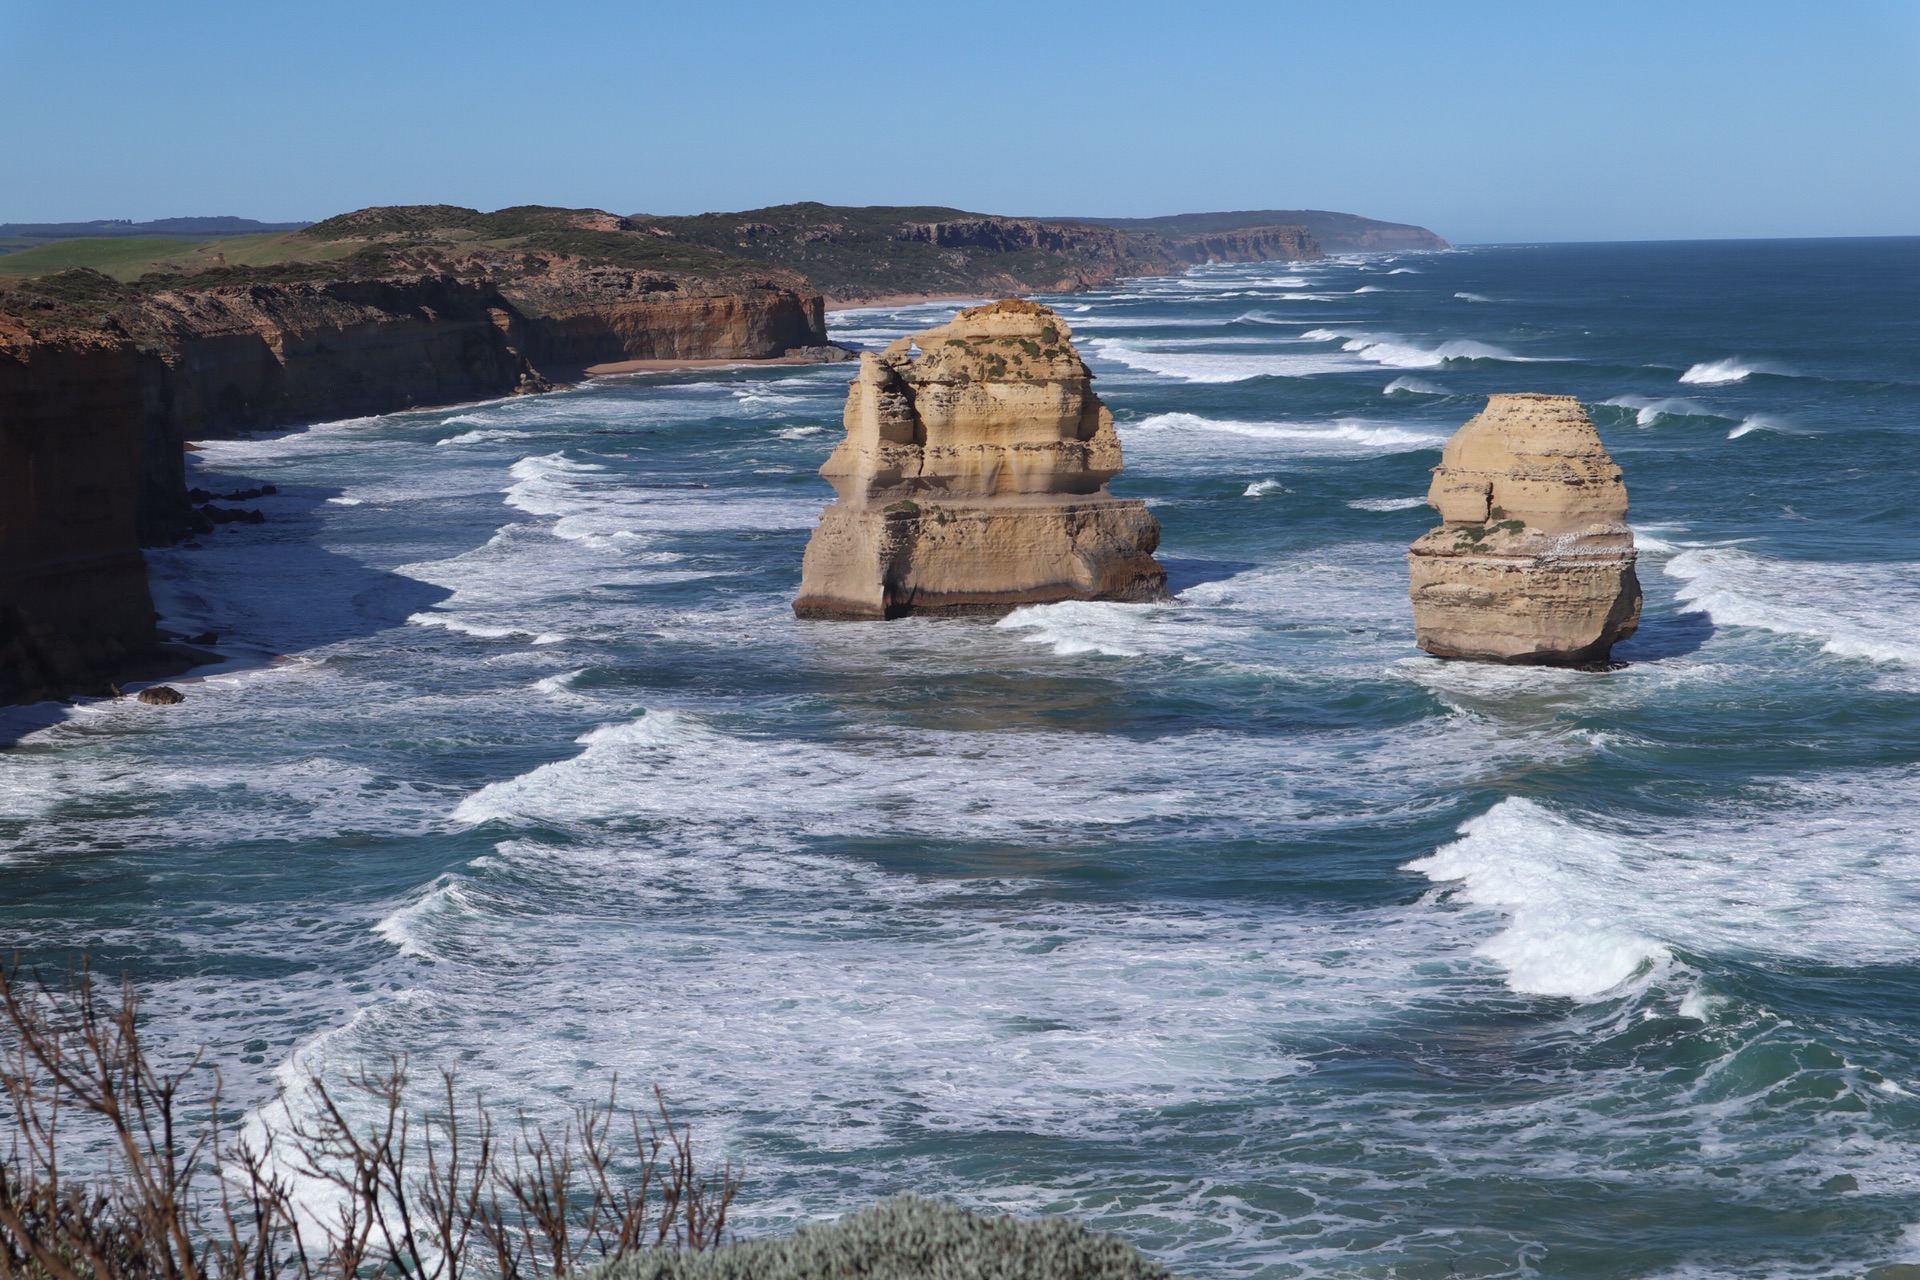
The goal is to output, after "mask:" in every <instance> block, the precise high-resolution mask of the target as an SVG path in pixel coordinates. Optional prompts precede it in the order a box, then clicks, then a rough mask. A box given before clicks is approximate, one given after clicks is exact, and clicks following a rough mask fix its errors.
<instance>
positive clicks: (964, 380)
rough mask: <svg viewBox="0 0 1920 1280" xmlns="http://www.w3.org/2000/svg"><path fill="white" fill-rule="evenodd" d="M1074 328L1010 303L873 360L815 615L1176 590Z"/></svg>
mask: <svg viewBox="0 0 1920 1280" xmlns="http://www.w3.org/2000/svg"><path fill="white" fill-rule="evenodd" d="M1071 336H1072V335H1071V332H1070V331H1069V330H1068V328H1067V326H1066V324H1065V322H1063V321H1062V320H1061V319H1060V318H1059V316H1057V315H1055V314H1054V313H1053V312H1052V311H1051V310H1049V309H1048V308H1046V307H1043V306H1040V305H1038V304H1036V303H1031V302H1022V301H1017V300H1014V299H1008V300H1005V301H1002V302H996V303H993V304H992V305H990V306H985V307H974V308H971V309H969V310H966V311H962V312H961V313H960V314H959V316H958V317H957V318H956V319H955V320H954V321H953V322H952V323H951V324H948V325H945V326H942V327H941V328H938V329H933V330H929V331H928V332H926V333H922V334H919V335H916V336H914V337H911V338H903V339H901V340H900V341H898V342H896V343H894V344H893V345H892V346H890V347H888V348H887V350H886V351H885V352H883V353H882V354H880V355H878V356H876V355H873V354H871V353H869V354H867V355H864V356H862V357H861V362H860V373H859V376H858V377H857V378H856V379H855V380H854V383H853V386H852V387H851V388H850V389H849V391H848V395H847V407H846V413H845V423H846V430H847V436H846V439H845V440H843V441H842V442H841V443H840V445H839V446H838V447H837V448H836V449H835V450H834V451H833V455H832V456H831V457H830V458H828V459H827V462H826V465H825V466H823V467H821V469H820V474H821V475H823V476H825V477H826V478H827V479H828V480H829V481H831V482H832V484H833V487H834V491H835V493H836V495H837V500H836V501H835V502H834V504H833V505H832V506H829V507H828V508H827V509H826V510H825V512H824V513H822V516H821V520H820V527H819V528H818V529H817V530H816V531H815V532H814V535H813V538H812V540H811V541H810V542H809V543H808V544H807V553H806V559H805V562H804V564H803V566H802V569H801V584H800V595H799V598H798V599H796V600H795V601H794V606H793V607H794V612H796V613H797V614H799V615H800V616H801V617H804V618H836V619H873V618H897V617H902V616H906V615H909V614H959V613H1001V612H1005V611H1006V610H1008V609H1011V608H1013V607H1015V606H1018V605H1023V604H1032V603H1039V602H1045V601H1055V600H1125V601H1151V600H1162V599H1165V598H1167V591H1166V572H1165V571H1164V570H1163V569H1162V568H1161V567H1160V565H1159V564H1158V563H1157V562H1155V560H1154V559H1153V551H1154V549H1155V548H1156V547H1157V546H1158V545H1159V542H1160V526H1159V524H1158V522H1157V521H1155V520H1154V518H1153V517H1152V516H1151V515H1149V514H1147V510H1146V505H1145V504H1144V503H1142V502H1139V501H1137V500H1126V499H1121V498H1115V497H1113V496H1111V495H1110V494H1108V493H1107V490H1106V486H1107V482H1108V481H1109V480H1110V479H1112V478H1113V477H1114V476H1115V475H1117V474H1118V473H1119V471H1120V468H1121V461H1120V439H1119V437H1118V436H1117V435H1116V434H1115V433H1114V429H1113V415H1112V414H1110V413H1109V412H1107V409H1106V406H1105V405H1103V404H1101V403H1100V400H1099V397H1097V396H1096V395H1094V393H1093V389H1092V375H1091V374H1090V373H1089V372H1088V370H1087V367H1086V365H1085V364H1083V363H1082V362H1081V360H1080V357H1079V355H1078V353H1076V352H1075V351H1074V348H1073V344H1072V342H1071V341H1070V338H1071Z"/></svg>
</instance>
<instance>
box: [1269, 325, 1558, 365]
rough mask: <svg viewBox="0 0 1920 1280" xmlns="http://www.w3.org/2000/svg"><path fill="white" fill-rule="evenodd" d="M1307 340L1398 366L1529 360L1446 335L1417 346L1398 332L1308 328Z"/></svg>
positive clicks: (1362, 358) (1520, 362) (1361, 357)
mask: <svg viewBox="0 0 1920 1280" xmlns="http://www.w3.org/2000/svg"><path fill="white" fill-rule="evenodd" d="M1300 336H1301V337H1302V338H1303V339H1305V340H1306V341H1309V342H1335V341H1338V342H1339V343H1340V349H1341V350H1342V351H1350V352H1352V353H1353V354H1354V355H1355V356H1356V357H1358V358H1359V359H1361V360H1367V361H1371V362H1372V363H1374V364H1384V365H1391V366H1393V367H1395V368H1400V369H1437V368H1439V367H1440V366H1442V365H1444V364H1446V363H1448V362H1449V361H1452V360H1462V361H1466V360H1501V361H1508V362H1512V363H1517V364H1530V363H1533V361H1532V360H1531V358H1529V357H1527V356H1518V355H1515V354H1514V353H1513V352H1511V351H1508V350H1506V349H1505V348H1504V347H1496V346H1493V345H1492V344H1490V343H1486V342H1476V341H1474V340H1473V339H1471V338H1450V339H1448V340H1447V341H1445V342H1441V343H1438V344H1436V345H1434V346H1431V347H1425V346H1420V345H1418V344H1416V343H1415V342H1414V341H1413V340H1412V339H1409V338H1403V337H1401V336H1400V335H1398V334H1391V333H1390V334H1384V335H1375V334H1370V333H1340V332H1338V331H1336V330H1333V329H1309V330H1308V331H1307V332H1305V333H1303V334H1301V335H1300Z"/></svg>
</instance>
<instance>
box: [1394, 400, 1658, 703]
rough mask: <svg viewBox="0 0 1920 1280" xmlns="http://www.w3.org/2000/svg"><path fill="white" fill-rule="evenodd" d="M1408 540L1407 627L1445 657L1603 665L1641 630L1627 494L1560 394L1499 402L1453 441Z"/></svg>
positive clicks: (1586, 425) (1592, 434)
mask: <svg viewBox="0 0 1920 1280" xmlns="http://www.w3.org/2000/svg"><path fill="white" fill-rule="evenodd" d="M1427 501H1428V503H1430V504H1431V505H1432V506H1433V507H1435V508H1436V509H1437V510H1438V511H1439V512H1440V519H1441V522H1442V523H1441V525H1440V527H1439V528H1437V529H1434V530H1433V531H1432V532H1430V533H1428V534H1426V535H1424V536H1423V537H1421V538H1420V539H1418V540H1417V541H1416V542H1414V544H1413V546H1412V549H1411V551H1410V553H1409V556H1408V561H1409V564H1410V566H1411V570H1412V594H1413V619H1414V628H1415V631H1416V634H1417V638H1418V642H1419V645H1420V647H1421V648H1423V649H1425V650H1426V651H1427V652H1429V653H1433V654H1438V655H1439V656H1441V657H1443V658H1470V659H1475V660H1478V661H1482V662H1505V663H1522V664H1526V663H1531V664H1541V665H1554V666H1577V665H1585V664H1588V663H1597V662H1604V661H1605V660H1606V659H1607V657H1608V654H1609V651H1610V650H1611V649H1612V647H1613V646H1614V645H1615V644H1617V643H1619V642H1620V641H1622V640H1624V639H1626V638H1627V637H1628V636H1630V635H1632V634H1633V633H1634V630H1635V628H1636V627H1638V625H1639V622H1640V581H1639V579H1638V578H1637V577H1636V576H1635V574H1634V556H1635V552H1634V547H1633V531H1632V530H1631V529H1630V528H1628V527H1627V523H1626V517H1627V487H1626V485H1625V483H1623V482H1622V480H1621V476H1620V468H1619V467H1617V466H1615V465H1614V463H1613V459H1612V458H1610V457H1609V456H1608V455H1607V450H1606V446H1605V445H1603V444H1602V443H1601V442H1600V433H1599V432H1598V431H1596V430H1595V429H1594V425H1593V420H1592V419H1591V418H1589V417H1588V416H1587V414H1586V411H1585V410H1584V409H1582V408H1581V407H1580V402H1579V401H1578V400H1576V399H1574V398H1573V397H1572V396H1546V395H1497V396H1489V397H1488V398H1487V407H1486V408H1485V410H1483V411H1482V412H1481V413H1480V414H1478V415H1477V416H1476V417H1474V418H1473V420H1472V421H1470V422H1468V423H1467V424H1466V425H1465V426H1464V427H1461V428H1460V430H1459V431H1457V432H1455V433H1454V436H1453V439H1451V440H1449V441H1448V442H1447V446H1446V449H1445V451H1444V452H1443V453H1442V454H1441V458H1440V465H1439V466H1438V467H1435V468H1434V472H1433V484H1432V487H1431V488H1430V489H1429V490H1428V494H1427Z"/></svg>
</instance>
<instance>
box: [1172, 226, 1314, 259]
mask: <svg viewBox="0 0 1920 1280" xmlns="http://www.w3.org/2000/svg"><path fill="white" fill-rule="evenodd" d="M1167 255H1168V256H1169V257H1171V258H1172V259H1173V260H1174V261H1176V262H1196V263H1197V262H1298V261H1301V260H1304V259H1311V258H1324V257H1326V254H1324V253H1322V252H1321V251H1320V246H1319V244H1318V243H1317V242H1316V241H1315V240H1314V238H1313V236H1312V235H1310V234H1308V232H1307V229H1306V228H1305V227H1298V226H1273V227H1243V228H1241V229H1240V230H1237V231H1219V232H1214V233H1213V234H1211V235H1194V236H1186V237H1168V238H1167Z"/></svg>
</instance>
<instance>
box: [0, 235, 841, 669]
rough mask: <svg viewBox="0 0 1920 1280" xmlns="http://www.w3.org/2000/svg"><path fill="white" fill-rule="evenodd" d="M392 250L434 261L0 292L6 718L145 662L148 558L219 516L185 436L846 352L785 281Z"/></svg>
mask: <svg viewBox="0 0 1920 1280" xmlns="http://www.w3.org/2000/svg"><path fill="white" fill-rule="evenodd" d="M405 248H406V250H407V253H406V254H404V255H402V254H394V255H391V256H383V257H382V258H381V259H380V260H379V265H380V266H381V267H385V268H393V267H401V268H405V267H410V266H411V267H419V266H429V267H438V268H440V269H438V270H431V271H420V270H414V271H405V270H402V271H398V272H392V271H390V272H389V273H388V274H383V275H378V276H372V277H368V276H356V275H354V274H353V270H354V268H353V267H352V266H347V267H334V268H331V269H328V268H324V267H314V266H311V265H298V266H295V267H290V268H283V269H281V270H280V271H278V272H277V273H276V272H274V271H265V272H253V273H248V272H233V271H227V272H217V273H207V274H203V275H202V276H198V277H195V276H188V277H184V278H172V279H170V278H167V277H164V276H163V277H160V278H158V279H151V278H150V279H147V280H144V281H141V282H137V283H126V282H118V281H114V280H112V279H110V278H108V277H106V276H103V275H100V274H99V273H97V272H68V273H64V274H62V275H59V276H54V277H49V278H46V279H39V280H27V281H23V282H21V283H19V284H16V285H13V286H11V287H8V288H4V289H0V466H3V467H4V469H3V470H0V702H18V701H32V700H37V699H41V698H47V697H56V696H61V695H64V694H69V693H98V692H105V691H108V690H109V689H110V688H111V681H112V677H113V676H115V675H116V674H120V673H125V672H127V671H130V670H132V669H134V668H136V667H138V666H139V665H140V664H141V663H142V662H144V661H145V660H146V658H147V657H149V656H150V655H153V654H154V653H156V652H157V646H158V644H159V640H160V637H159V636H158V634H157V633H156V631H155V618H154V609H153V602H152V599H151V596H150V595H149V592H148V588H147V585H146V577H145V563H144V560H143V557H142V555H141V551H140V547H141V546H142V545H143V544H144V545H156V544H165V543H169V542H174V541H178V540H179V539H181V538H183V537H186V536H189V535H191V534H193V533H195V532H197V531H201V530H204V529H206V528H208V527H209V516H210V515H211V516H218V515H219V514H220V513H218V512H210V511H207V510H206V509H204V508H203V509H201V510H196V509H195V506H194V503H193V500H192V496H191V495H190V494H189V491H188V489H187V486H186V479H185V468H184V465H183V456H184V450H185V448H186V445H187V442H188V441H189V440H193V439H201V438H208V437H217V436H226V435H232V434H234V433H236V432H241V431H250V430H261V429H267V428H276V427H285V426H291V425H296V424H299V423H303V422H313V421H322V420H327V419H334V418H343V417H352V416H357V415H363V414H377V413H389V412H393V411H396V410H400V409H407V408H412V407H416V406H428V405H443V404H453V403H459V402H462V401H470V400H478V399H485V398H489V397H494V396H501V395H508V394H513V393H516V392H530V391H543V390H547V389H550V388H551V387H553V386H554V385H555V383H556V382H557V381H560V380H562V379H565V378H568V377H571V376H575V375H576V374H577V373H578V371H579V370H580V369H581V368H582V367H584V366H586V365H590V364H595V363H601V362H612V361H619V360H628V359H662V358H665V359H767V358H778V357H782V356H786V355H788V353H790V352H796V351H797V352H801V353H807V354H808V355H810V356H812V357H813V358H825V357H827V356H830V355H835V354H840V353H838V352H837V349H834V348H831V347H830V346H829V345H828V343H827V338H826V326H825V316H824V304H823V300H822V298H821V296H820V295H819V294H818V293H817V292H814V291H813V290H811V289H809V288H808V287H807V285H806V283H805V281H803V280H800V279H799V278H797V277H793V276H789V275H786V274H784V273H779V272H769V271H766V270H765V269H762V268H753V269H751V270H746V271H741V270H734V271H730V272H728V273H726V274H724V275H721V276H719V277H718V278H702V277H698V276H695V277H687V276H676V275H672V274H668V273H665V272H660V271H649V270H644V269H636V268H633V267H629V266H623V265H618V264H608V263H604V262H593V261H590V260H586V261H583V260H581V259H580V258H578V257H575V256H572V255H569V254H566V253H564V252H552V251H546V252H540V251H535V252H523V253H520V254H517V255H513V256H511V257H503V256H502V255H501V254H500V253H498V252H497V251H496V252H493V253H487V252H485V249H486V248H487V246H482V250H481V251H478V252H475V251H469V252H468V253H467V255H466V257H465V258H464V259H462V258H454V259H453V260H451V261H448V260H444V259H443V260H440V261H435V260H433V258H432V256H431V255H428V254H423V253H421V252H419V248H418V246H417V245H408V246H405ZM396 259H397V260H396ZM360 265H361V267H362V268H363V269H364V266H365V263H364V262H363V263H362V264H360ZM276 274H278V275H280V276H287V275H295V276H297V275H300V274H310V275H327V274H331V275H336V276H341V277H345V278H333V279H327V278H320V279H298V278H295V279H286V278H273V277H274V276H275V275H276ZM249 275H251V276H252V277H254V278H246V277H248V276H249ZM236 276H237V277H241V278H238V279H236V278H235V277H236ZM261 277H264V278H261Z"/></svg>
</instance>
